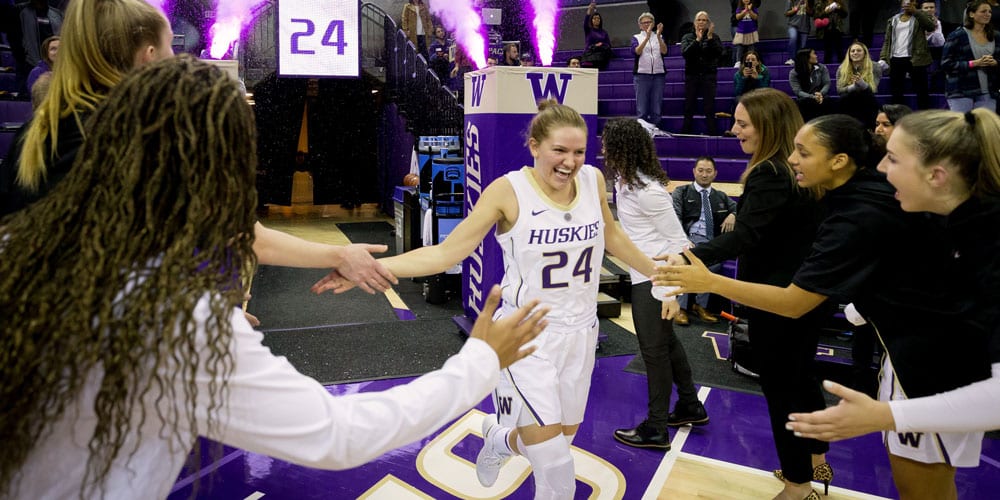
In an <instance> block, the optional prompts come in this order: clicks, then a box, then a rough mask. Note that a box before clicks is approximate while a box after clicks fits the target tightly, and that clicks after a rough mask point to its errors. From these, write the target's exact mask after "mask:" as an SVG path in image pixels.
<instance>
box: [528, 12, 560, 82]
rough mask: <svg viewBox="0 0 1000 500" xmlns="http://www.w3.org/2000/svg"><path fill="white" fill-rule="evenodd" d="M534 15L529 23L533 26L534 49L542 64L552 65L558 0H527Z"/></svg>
mask: <svg viewBox="0 0 1000 500" xmlns="http://www.w3.org/2000/svg"><path fill="white" fill-rule="evenodd" d="M528 1H530V2H531V9H532V10H533V11H534V13H535V16H534V19H533V20H532V22H531V24H532V25H533V27H534V32H533V33H534V39H535V50H537V51H538V60H539V61H540V62H541V65H542V66H551V65H552V54H553V53H554V52H555V50H556V18H557V17H558V15H559V6H558V2H554V1H552V0H528Z"/></svg>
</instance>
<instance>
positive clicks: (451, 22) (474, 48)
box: [428, 0, 551, 68]
mask: <svg viewBox="0 0 1000 500" xmlns="http://www.w3.org/2000/svg"><path fill="white" fill-rule="evenodd" d="M550 1H551V0H550ZM428 7H429V8H430V10H431V12H433V13H434V14H436V15H437V16H438V18H440V19H441V24H444V27H445V29H447V30H448V31H451V32H452V33H454V34H455V41H456V42H457V43H458V45H460V46H462V48H463V49H465V52H466V53H467V54H469V57H470V58H472V61H473V62H474V63H475V64H476V68H485V67H486V42H485V41H484V40H483V34H482V33H481V32H480V29H481V28H482V25H483V20H482V18H481V17H479V13H478V12H476V10H475V9H474V8H473V7H472V0H449V1H447V2H446V1H441V0H437V1H435V2H432V3H431V4H430V5H429V6H428Z"/></svg>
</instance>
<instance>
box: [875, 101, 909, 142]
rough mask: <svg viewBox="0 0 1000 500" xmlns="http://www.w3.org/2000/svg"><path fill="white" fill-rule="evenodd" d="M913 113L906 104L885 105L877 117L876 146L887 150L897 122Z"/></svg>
mask: <svg viewBox="0 0 1000 500" xmlns="http://www.w3.org/2000/svg"><path fill="white" fill-rule="evenodd" d="M912 112H913V110H912V109H910V107H909V106H907V105H905V104H883V105H882V107H881V108H879V109H878V114H877V115H875V137H874V142H875V145H877V146H878V147H880V148H882V149H885V146H886V144H887V143H888V142H889V136H891V135H892V131H893V130H895V129H896V122H898V121H899V119H900V118H902V117H904V116H906V115H908V114H910V113H912Z"/></svg>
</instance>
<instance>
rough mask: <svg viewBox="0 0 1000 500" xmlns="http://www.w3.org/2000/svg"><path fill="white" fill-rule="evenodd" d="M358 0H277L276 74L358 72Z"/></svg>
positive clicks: (356, 74) (352, 74) (339, 74)
mask: <svg viewBox="0 0 1000 500" xmlns="http://www.w3.org/2000/svg"><path fill="white" fill-rule="evenodd" d="M360 11H361V5H360V2H359V0H278V41H277V46H278V47H277V48H278V75H280V76H304V77H343V78H357V77H359V76H360V75H361V58H360V53H361V16H360Z"/></svg>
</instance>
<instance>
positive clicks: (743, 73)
mask: <svg viewBox="0 0 1000 500" xmlns="http://www.w3.org/2000/svg"><path fill="white" fill-rule="evenodd" d="M770 86H771V72H770V71H769V70H768V69H767V66H765V65H764V63H762V62H761V61H760V54H758V53H757V51H756V50H752V49H751V50H748V51H747V53H746V54H744V55H743V61H742V63H741V67H740V70H739V71H737V72H735V73H733V97H739V96H741V95H743V94H745V93H747V92H750V91H751V90H754V89H760V88H764V87H770ZM735 108H736V104H735V103H734V104H733V109H735Z"/></svg>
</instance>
